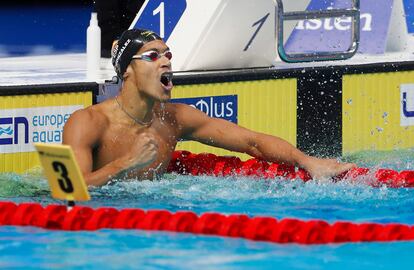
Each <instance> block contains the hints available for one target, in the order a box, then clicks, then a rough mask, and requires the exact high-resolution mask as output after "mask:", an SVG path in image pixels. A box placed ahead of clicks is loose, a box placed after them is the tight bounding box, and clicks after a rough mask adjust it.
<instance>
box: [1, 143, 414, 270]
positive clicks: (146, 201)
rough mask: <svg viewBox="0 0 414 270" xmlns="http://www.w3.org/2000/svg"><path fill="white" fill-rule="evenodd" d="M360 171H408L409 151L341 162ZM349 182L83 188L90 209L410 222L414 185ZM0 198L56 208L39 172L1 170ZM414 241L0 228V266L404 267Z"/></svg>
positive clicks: (185, 182) (194, 180)
mask: <svg viewBox="0 0 414 270" xmlns="http://www.w3.org/2000/svg"><path fill="white" fill-rule="evenodd" d="M346 159H348V160H351V161H355V162H357V163H358V165H359V166H361V167H369V168H371V169H372V170H375V169H377V168H380V167H386V168H391V169H396V170H399V171H400V170H413V169H414V168H413V161H414V151H413V150H406V151H393V152H364V153H358V154H355V155H352V156H348V157H346ZM369 180H370V176H368V177H364V178H361V179H358V182H357V183H350V182H348V181H346V180H345V181H343V182H339V183H330V182H315V181H311V182H307V183H303V182H302V181H300V180H296V181H286V180H285V179H279V178H276V179H272V180H264V179H254V178H245V177H237V178H236V177H228V178H215V177H208V176H200V177H193V176H182V175H165V176H164V177H163V179H162V180H160V181H142V182H117V183H113V184H111V185H107V186H104V187H101V188H92V189H90V192H91V196H92V200H91V201H90V202H87V203H84V204H83V205H88V206H92V207H102V206H110V207H116V208H118V209H121V208H126V207H128V208H131V207H136V208H144V209H167V210H169V211H172V212H175V211H179V210H190V211H194V212H196V213H198V214H201V213H204V212H221V213H225V214H231V213H243V214H247V215H250V216H258V215H265V216H273V217H276V218H278V219H280V218H285V217H294V218H300V219H305V220H308V219H324V220H327V221H328V222H335V221H338V220H348V221H353V222H377V223H404V224H409V225H414V189H408V188H400V189H391V188H386V187H382V188H373V187H370V186H368V185H367V184H366V182H367V181H368V182H369ZM0 200H1V201H14V202H16V203H19V202H39V203H41V204H43V205H47V204H50V203H59V202H58V201H56V200H54V199H52V198H51V197H50V195H49V191H48V187H47V183H46V181H45V179H44V178H43V176H42V175H41V172H40V171H39V170H34V171H31V172H29V173H27V174H13V173H9V174H0ZM413 250H414V242H394V243H351V244H339V245H338V244H335V245H333V244H330V245H312V246H304V245H297V244H288V245H286V244H285V245H280V244H274V243H266V242H254V241H249V240H245V239H234V238H222V237H214V236H199V235H192V234H178V233H170V232H148V231H139V230H100V231H95V232H64V231H47V230H43V229H39V228H34V227H12V226H3V227H1V226H0V268H19V267H20V268H24V269H30V268H33V269H46V268H47V269H49V268H61V267H64V268H69V269H70V268H79V267H81V268H111V269H112V268H119V269H130V268H132V269H196V268H201V269H275V268H276V267H277V268H278V269H333V268H334V269H371V268H375V269H411V268H412V267H413V266H414V262H413V261H412V254H413V252H412V251H413Z"/></svg>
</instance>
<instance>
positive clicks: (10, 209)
mask: <svg viewBox="0 0 414 270" xmlns="http://www.w3.org/2000/svg"><path fill="white" fill-rule="evenodd" d="M1 225H14V226H36V227H41V228H45V229H53V230H67V231H79V230H84V231H94V230H99V229H105V228H106V229H138V230H150V231H171V232H183V233H193V234H201V235H215V236H223V237H237V238H245V239H250V240H255V241H267V242H275V243H297V244H328V243H346V242H389V241H412V240H414V226H409V225H404V224H376V223H361V224H356V223H352V222H345V221H340V222H335V223H333V224H329V223H327V222H326V221H323V220H310V221H303V220H299V219H292V218H286V219H281V220H277V219H275V218H273V217H260V216H258V217H248V216H247V215H240V214H233V215H223V214H220V213H205V214H202V215H200V216H198V215H197V214H195V213H193V212H190V211H180V212H176V213H171V212H169V211H166V210H148V211H144V210H142V209H123V210H117V209H115V208H109V207H105V208H98V209H92V208H90V207H83V206H75V207H73V208H67V207H66V206H64V205H48V206H46V207H45V208H44V207H43V206H42V205H40V204H37V203H21V204H18V205H16V204H15V203H13V202H0V226H1Z"/></svg>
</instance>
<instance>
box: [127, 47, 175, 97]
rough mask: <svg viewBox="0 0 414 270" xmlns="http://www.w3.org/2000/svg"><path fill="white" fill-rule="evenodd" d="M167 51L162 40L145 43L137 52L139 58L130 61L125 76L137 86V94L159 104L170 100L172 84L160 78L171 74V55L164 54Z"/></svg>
mask: <svg viewBox="0 0 414 270" xmlns="http://www.w3.org/2000/svg"><path fill="white" fill-rule="evenodd" d="M168 51H169V48H168V47H167V45H166V44H165V43H164V42H163V41H162V40H154V41H151V42H148V43H146V44H145V45H144V46H142V48H141V49H140V50H139V51H138V53H137V54H136V56H138V55H139V56H141V57H140V58H139V59H133V60H132V61H131V64H130V65H129V66H128V68H127V71H126V76H129V77H130V79H131V80H132V81H133V83H134V84H135V85H136V86H137V88H138V91H139V94H142V95H145V96H148V97H151V98H153V99H155V100H157V101H160V102H165V101H168V100H169V99H170V98H171V90H172V88H173V84H172V82H171V80H166V78H165V77H164V76H162V75H163V74H164V73H166V72H171V62H170V59H169V58H170V56H171V55H169V54H168V53H166V52H168ZM154 56H155V57H154ZM157 56H158V57H159V58H157Z"/></svg>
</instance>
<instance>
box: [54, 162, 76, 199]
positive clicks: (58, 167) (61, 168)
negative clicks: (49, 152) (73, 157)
mask: <svg viewBox="0 0 414 270" xmlns="http://www.w3.org/2000/svg"><path fill="white" fill-rule="evenodd" d="M52 166H53V170H55V172H58V173H60V176H62V178H63V179H62V178H58V183H59V186H60V188H61V189H62V190H63V191H64V192H66V193H72V192H73V185H72V181H71V180H70V178H69V177H68V170H67V169H66V166H65V164H63V163H61V162H59V161H53V163H52Z"/></svg>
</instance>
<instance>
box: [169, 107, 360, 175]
mask: <svg viewBox="0 0 414 270" xmlns="http://www.w3.org/2000/svg"><path fill="white" fill-rule="evenodd" d="M177 119H178V122H179V123H180V125H181V128H182V134H183V137H185V138H187V139H192V140H196V141H199V142H202V143H205V144H208V145H212V146H216V147H221V148H225V149H228V150H231V151H237V152H242V153H247V154H249V155H251V156H253V157H256V158H261V159H264V160H267V161H270V162H284V163H288V164H291V165H296V166H299V167H302V168H304V169H305V170H307V171H308V172H309V173H310V174H311V176H312V177H313V178H323V177H331V176H335V175H338V174H341V173H343V172H345V171H348V170H350V169H351V168H353V167H355V164H350V163H338V162H337V161H336V160H335V159H319V158H315V157H311V156H308V155H306V154H304V153H303V152H301V151H300V150H298V149H297V148H296V147H294V146H293V145H291V144H290V143H288V142H287V141H285V140H283V139H281V138H278V137H276V136H271V135H266V134H263V133H258V132H254V131H251V130H249V129H246V128H243V127H240V126H238V125H236V124H233V123H231V122H229V121H225V120H222V119H217V118H210V117H208V116H207V115H206V114H205V113H203V112H201V111H199V110H197V109H194V108H192V107H190V106H187V105H183V104H178V105H177Z"/></svg>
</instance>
